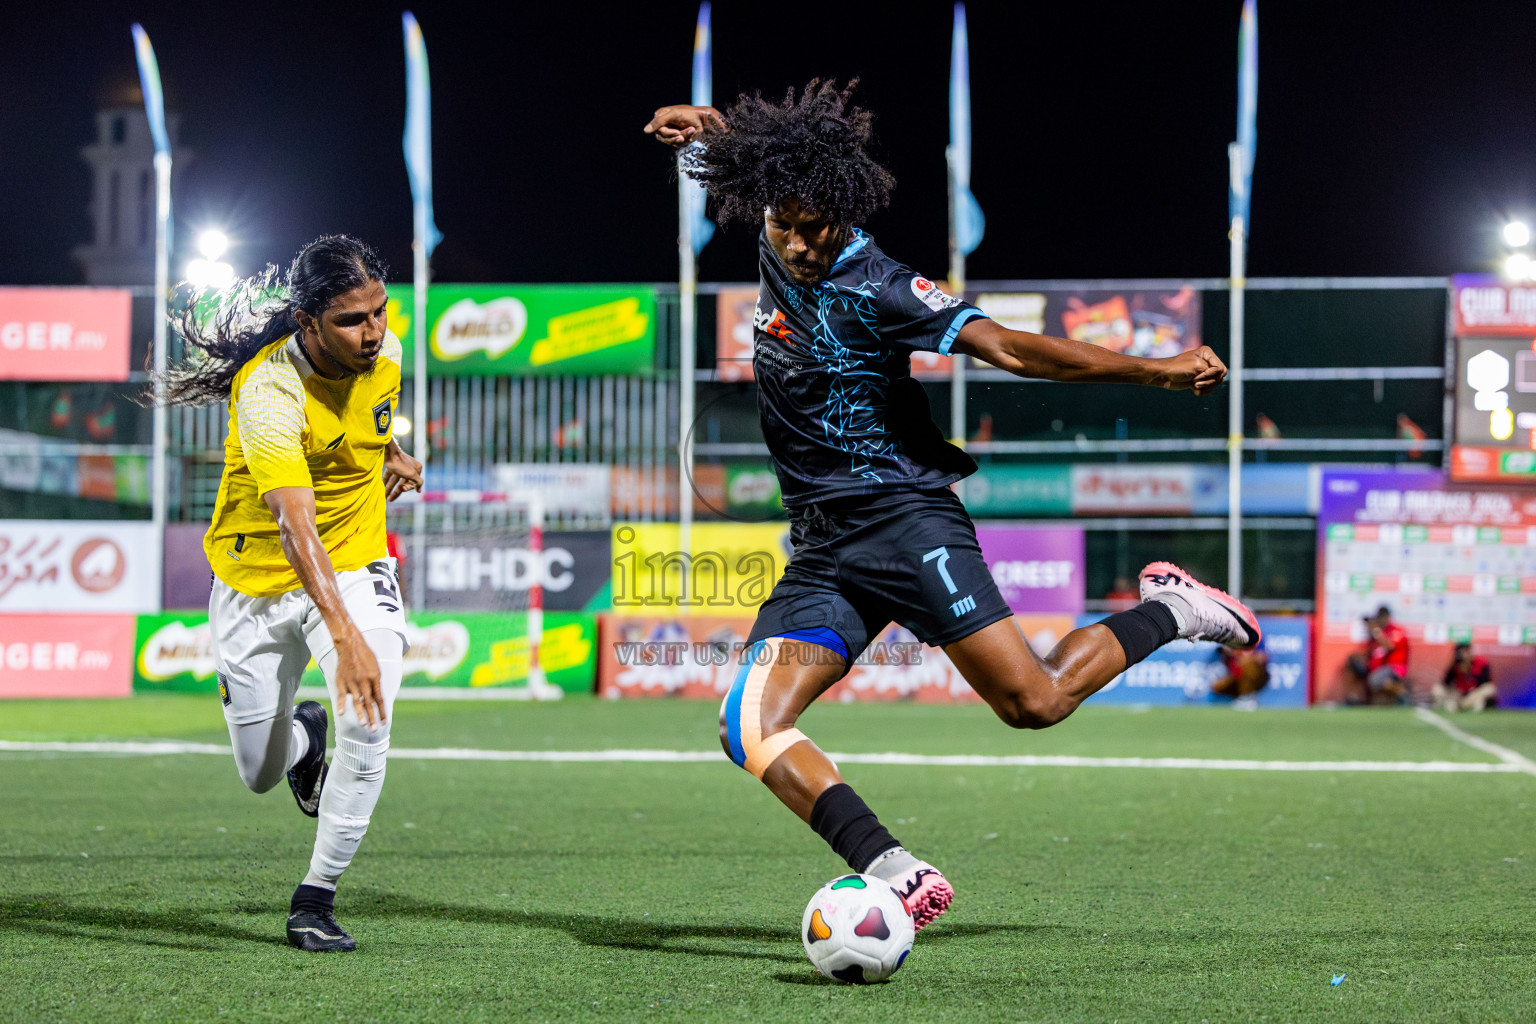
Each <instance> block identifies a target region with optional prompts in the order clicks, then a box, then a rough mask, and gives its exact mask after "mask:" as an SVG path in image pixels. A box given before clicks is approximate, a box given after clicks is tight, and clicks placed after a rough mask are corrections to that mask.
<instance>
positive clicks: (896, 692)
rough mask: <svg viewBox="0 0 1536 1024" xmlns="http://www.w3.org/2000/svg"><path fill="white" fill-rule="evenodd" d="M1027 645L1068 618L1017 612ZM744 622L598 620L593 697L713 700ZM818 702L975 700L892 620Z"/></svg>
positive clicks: (947, 666) (738, 649) (944, 662)
mask: <svg viewBox="0 0 1536 1024" xmlns="http://www.w3.org/2000/svg"><path fill="white" fill-rule="evenodd" d="M1014 618H1015V619H1016V620H1017V621H1018V623H1019V625H1020V626H1021V627H1022V628H1023V629H1024V633H1025V636H1027V637H1028V639H1029V642H1030V645H1031V646H1033V647H1034V649H1035V650H1036V651H1049V650H1050V649H1051V648H1052V647H1054V646H1056V641H1058V640H1060V639H1061V638H1062V637H1063V636H1065V635H1066V634H1067V633H1068V632H1069V631H1071V629H1072V627H1073V618H1072V616H1071V615H1016V616H1014ZM751 630H752V619H750V618H707V617H704V616H698V617H690V618H682V617H661V616H657V617H654V618H653V617H641V616H616V615H599V616H598V619H597V637H598V652H597V692H598V696H600V697H610V698H612V697H700V698H708V699H711V700H720V699H722V698H723V697H724V696H725V695H726V693H727V692H728V691H729V690H730V688H731V684H732V683H734V682H735V680H736V676H737V674H738V673H739V672H740V670H741V664H742V661H741V659H742V652H743V650H744V649H745V647H746V639H747V635H748V634H749V633H750V632H751ZM822 699H823V700H827V701H834V702H845V701H854V700H864V701H868V700H879V701H892V700H906V701H917V702H919V703H926V704H970V703H976V702H979V701H980V700H981V698H980V697H978V696H977V695H976V691H974V690H972V689H971V687H970V684H968V683H967V682H966V681H965V679H964V678H963V677H962V676H961V675H960V672H959V670H958V669H956V668H955V666H954V664H953V663H952V662H951V661H950V660H949V658H948V657H946V656H945V654H944V652H943V651H941V650H939V649H938V648H936V647H928V646H927V645H925V644H923V643H922V642H921V641H919V640H918V639H917V637H915V636H913V635H912V634H911V633H910V632H908V631H907V630H905V629H903V628H902V627H901V626H898V625H896V624H895V623H892V624H890V625H888V626H886V627H885V629H884V630H882V631H881V633H880V635H879V636H878V637H876V638H875V640H874V642H873V643H871V644H870V645H869V647H868V648H867V649H866V650H865V651H864V653H863V654H862V655H860V657H859V659H858V661H857V662H856V663H855V664H854V666H853V668H852V669H850V670H849V672H848V674H847V675H846V676H844V677H843V678H842V679H840V680H838V681H837V683H836V684H835V685H834V686H833V687H832V688H831V689H830V690H828V691H827V692H826V693H825V694H823V695H822Z"/></svg>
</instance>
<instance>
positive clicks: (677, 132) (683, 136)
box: [645, 103, 729, 146]
mask: <svg viewBox="0 0 1536 1024" xmlns="http://www.w3.org/2000/svg"><path fill="white" fill-rule="evenodd" d="M728 130H729V129H728V128H727V127H726V124H725V118H723V117H721V116H720V111H718V110H716V109H715V108H714V107H693V106H689V105H688V104H686V103H682V104H678V105H676V106H671V107H662V108H661V109H660V110H657V111H656V113H655V115H654V116H652V117H651V120H650V123H648V124H647V125H646V126H645V134H647V135H654V136H656V141H657V142H665V143H666V144H667V145H669V146H686V145H687V144H688V143H690V142H692V141H694V140H695V139H697V138H699V137H700V136H701V135H704V134H705V133H706V132H711V131H720V132H723V131H728Z"/></svg>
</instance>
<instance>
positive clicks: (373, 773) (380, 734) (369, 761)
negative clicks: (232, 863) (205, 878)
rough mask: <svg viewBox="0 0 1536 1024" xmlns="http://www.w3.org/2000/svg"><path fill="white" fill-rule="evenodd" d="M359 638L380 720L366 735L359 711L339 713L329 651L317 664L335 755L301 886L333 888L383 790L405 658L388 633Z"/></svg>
mask: <svg viewBox="0 0 1536 1024" xmlns="http://www.w3.org/2000/svg"><path fill="white" fill-rule="evenodd" d="M363 639H364V640H365V641H366V642H367V644H368V647H369V649H370V650H372V651H373V656H374V658H376V659H377V660H378V663H379V677H380V683H381V684H382V685H381V686H380V689H381V690H382V691H383V697H384V708H383V710H384V717H385V721H384V722H383V723H381V724H380V725H379V726H378V727H377V728H376V729H375V730H374V731H373V732H369V731H368V724H367V721H366V720H365V719H361V718H359V717H358V713H359V712H360V711H361V708H360V707H356V706H354V704H353V702H350V701H349V702H348V705H347V707H346V710H345V711H344V712H343V711H342V710H341V709H340V708H339V707H338V702H337V699H336V684H335V679H336V662H337V657H336V652H335V651H331V652H330V653H328V654H327V655H326V656H325V657H324V658H322V659H321V661H320V669H321V671H322V672H323V673H324V674H325V681H326V685H327V686H328V687H329V688H330V691H331V707H332V708H333V709H334V710H335V711H336V719H335V721H336V756H335V759H334V760H333V761H332V762H331V767H330V772H329V774H327V775H326V777H325V789H324V790H322V791H321V793H320V820H319V823H318V825H317V827H316V829H315V848H314V853H313V854H311V856H310V859H309V874H307V875H305V876H304V884H305V885H318V886H323V887H324V888H327V889H334V888H336V882H337V881H338V880H339V879H340V878H341V874H342V872H343V871H345V870H347V866H348V865H350V864H351V863H352V858H353V856H355V855H356V853H357V847H358V844H360V843H361V842H362V841H363V836H364V834H366V833H367V831H368V822H369V821H370V820H371V819H372V817H373V808H374V806H375V805H377V804H378V802H379V794H380V793H381V792H382V791H383V789H384V768H385V760H386V754H387V753H388V751H389V727H390V725H391V724H392V719H393V717H394V703H395V695H396V694H397V693H399V692H400V678H401V674H402V671H403V669H404V667H405V653H404V650H403V649H402V647H401V640H400V636H399V634H397V633H395V632H394V631H392V630H386V629H370V630H368V631H367V632H365V633H364V634H363Z"/></svg>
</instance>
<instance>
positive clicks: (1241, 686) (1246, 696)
mask: <svg viewBox="0 0 1536 1024" xmlns="http://www.w3.org/2000/svg"><path fill="white" fill-rule="evenodd" d="M1217 656H1218V657H1220V658H1221V661H1222V664H1223V666H1224V667H1225V668H1226V670H1227V674H1226V675H1224V676H1222V677H1221V678H1220V679H1218V680H1216V681H1215V682H1214V683H1212V684H1211V692H1212V693H1214V694H1216V695H1217V696H1218V697H1228V698H1231V700H1232V706H1233V707H1234V708H1238V709H1240V710H1243V711H1250V710H1252V709H1254V708H1257V707H1258V706H1259V699H1258V692H1259V691H1260V690H1262V689H1264V687H1266V686H1268V685H1269V653H1268V652H1267V651H1265V650H1264V645H1263V644H1260V645H1259V646H1258V647H1257V648H1255V649H1253V650H1251V651H1239V650H1234V649H1233V648H1231V647H1222V648H1219V649H1218V650H1217Z"/></svg>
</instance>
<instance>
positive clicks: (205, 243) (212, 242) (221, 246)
mask: <svg viewBox="0 0 1536 1024" xmlns="http://www.w3.org/2000/svg"><path fill="white" fill-rule="evenodd" d="M1508 230H1509V229H1508V228H1506V229H1505V231H1506V233H1507V232H1508ZM197 251H198V252H200V253H202V254H203V259H206V260H216V259H218V258H219V257H220V256H223V255H224V254H225V253H226V252H228V251H229V236H228V235H226V234H225V233H224V232H222V231H220V230H219V229H218V228H209V229H208V230H206V231H204V232H202V233H201V234H199V235H198V236H197Z"/></svg>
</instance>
